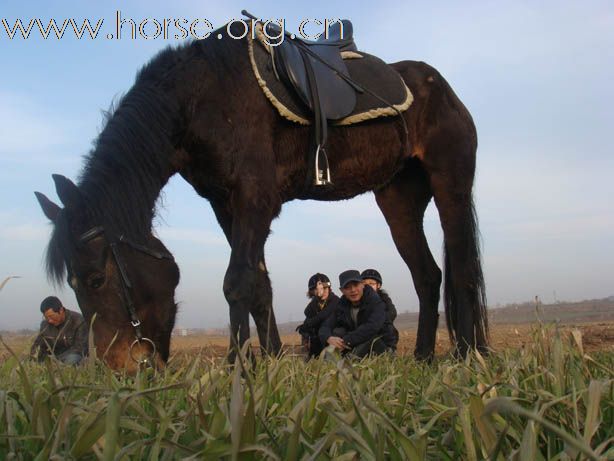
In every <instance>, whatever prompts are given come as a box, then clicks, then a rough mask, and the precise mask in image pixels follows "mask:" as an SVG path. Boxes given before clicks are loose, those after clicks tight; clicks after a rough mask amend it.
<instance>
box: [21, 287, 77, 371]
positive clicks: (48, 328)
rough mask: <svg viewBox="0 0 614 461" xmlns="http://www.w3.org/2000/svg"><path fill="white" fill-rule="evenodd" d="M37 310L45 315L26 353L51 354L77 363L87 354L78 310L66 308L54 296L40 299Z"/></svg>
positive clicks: (67, 362)
mask: <svg viewBox="0 0 614 461" xmlns="http://www.w3.org/2000/svg"><path fill="white" fill-rule="evenodd" d="M40 310H41V312H42V314H43V315H44V316H45V320H43V321H42V322H41V325H40V332H39V334H38V336H37V337H36V339H35V340H34V344H32V348H31V349H30V356H31V357H32V358H35V359H37V360H38V361H39V362H41V361H43V360H44V359H45V357H46V356H48V355H53V356H55V357H56V358H57V359H58V360H59V361H61V362H64V363H66V364H69V365H78V364H79V363H80V362H81V360H83V358H84V357H86V356H87V349H88V346H87V325H86V324H85V320H84V319H83V316H82V315H81V314H79V313H78V312H74V311H71V310H68V309H66V308H65V307H64V306H63V305H62V302H61V301H60V300H59V299H58V298H56V297H55V296H49V297H47V298H45V299H43V302H42V303H41V305H40Z"/></svg>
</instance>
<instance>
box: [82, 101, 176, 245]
mask: <svg viewBox="0 0 614 461" xmlns="http://www.w3.org/2000/svg"><path fill="white" fill-rule="evenodd" d="M176 114H177V110H176V108H175V105H174V103H173V101H172V100H169V99H168V98H166V97H165V96H160V95H159V94H157V93H156V92H153V91H149V90H147V91H141V92H139V91H138V89H137V90H131V92H129V93H128V94H127V95H126V97H125V98H124V100H122V102H121V103H120V106H119V108H118V109H117V111H116V112H115V113H114V114H113V116H112V117H111V118H110V119H109V122H108V123H107V125H106V126H105V129H104V130H103V132H102V133H101V135H100V137H99V139H98V142H97V145H96V148H95V150H94V152H93V153H92V155H91V156H90V158H89V160H88V162H87V164H86V167H85V171H84V175H83V179H82V182H81V184H80V188H81V189H82V190H83V192H84V195H85V196H86V200H88V202H89V206H90V207H91V208H92V210H93V213H94V214H95V215H97V216H95V219H97V220H102V221H103V222H105V223H106V225H107V226H110V227H113V228H115V230H116V231H121V232H122V233H127V234H129V235H132V236H136V235H144V234H146V233H148V232H149V230H150V229H151V222H152V220H153V217H154V208H155V203H156V200H157V199H158V196H159V195H160V191H161V190H162V188H163V187H164V185H165V184H166V182H167V181H168V179H169V178H170V176H172V175H173V174H174V173H175V169H174V167H173V164H172V160H173V159H172V157H173V155H174V152H175V149H174V146H173V144H172V142H171V136H172V127H173V126H174V122H175V121H174V117H176Z"/></svg>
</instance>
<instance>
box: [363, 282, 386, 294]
mask: <svg viewBox="0 0 614 461" xmlns="http://www.w3.org/2000/svg"><path fill="white" fill-rule="evenodd" d="M363 282H365V285H369V286H370V287H371V288H373V289H374V290H375V291H378V290H379V289H380V287H381V286H382V285H381V284H380V283H379V282H378V281H377V280H375V279H363Z"/></svg>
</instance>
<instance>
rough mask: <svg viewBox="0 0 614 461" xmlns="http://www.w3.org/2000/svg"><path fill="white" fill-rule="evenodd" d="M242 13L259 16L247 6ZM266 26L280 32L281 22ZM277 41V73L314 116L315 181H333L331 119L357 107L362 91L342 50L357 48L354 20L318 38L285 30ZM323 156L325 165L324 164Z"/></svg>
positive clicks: (273, 34)
mask: <svg viewBox="0 0 614 461" xmlns="http://www.w3.org/2000/svg"><path fill="white" fill-rule="evenodd" d="M242 13H243V14H244V15H246V16H248V17H251V18H252V19H256V18H255V17H254V16H252V15H250V14H249V13H247V12H246V11H245V10H243V11H242ZM266 27H267V29H266V33H267V36H269V37H278V36H280V32H281V29H280V27H279V26H276V25H275V24H268V25H267V26H266ZM274 45H275V46H271V47H270V50H271V59H272V61H273V68H274V70H275V73H276V75H277V77H278V78H279V79H280V80H281V81H283V82H284V83H285V84H286V85H287V86H288V87H290V88H292V89H293V90H294V91H295V93H296V94H297V95H298V96H299V98H300V99H301V101H302V102H303V103H304V104H305V105H306V106H307V107H308V108H309V109H310V110H311V112H312V113H313V116H314V126H315V145H316V146H315V180H314V184H315V185H326V184H330V183H331V180H330V169H329V166H328V157H327V155H326V151H325V149H324V145H325V144H326V138H327V124H328V120H339V119H342V118H344V117H346V116H348V115H349V114H350V113H351V112H352V110H354V107H356V91H362V90H361V89H360V88H359V87H358V86H357V85H356V84H353V83H352V80H351V79H350V75H349V72H348V70H347V67H346V66H345V63H344V62H343V58H342V57H341V52H342V51H357V48H356V44H355V43H354V38H353V28H352V23H351V22H350V21H349V20H347V19H344V20H343V21H341V23H339V22H335V23H333V24H332V25H331V26H330V27H329V28H328V31H327V33H326V34H322V35H321V36H320V37H319V38H318V40H315V41H309V40H301V39H297V38H296V36H295V35H294V34H289V33H285V35H284V36H283V38H282V39H281V41H280V42H279V43H275V44H274ZM320 158H322V161H323V165H322V167H323V169H321V168H320Z"/></svg>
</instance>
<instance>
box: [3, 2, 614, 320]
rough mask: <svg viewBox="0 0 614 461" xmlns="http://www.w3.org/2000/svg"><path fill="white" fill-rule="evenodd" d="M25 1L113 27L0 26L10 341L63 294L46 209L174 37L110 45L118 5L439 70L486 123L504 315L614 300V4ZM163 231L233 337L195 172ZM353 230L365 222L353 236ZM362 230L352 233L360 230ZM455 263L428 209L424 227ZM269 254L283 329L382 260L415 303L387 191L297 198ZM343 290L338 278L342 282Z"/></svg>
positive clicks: (218, 248) (193, 305) (487, 224)
mask: <svg viewBox="0 0 614 461" xmlns="http://www.w3.org/2000/svg"><path fill="white" fill-rule="evenodd" d="M298 5H300V6H294V5H291V4H290V3H289V2H286V3H283V4H277V3H274V2H241V3H239V2H234V1H230V2H215V3H214V2H211V1H176V2H173V5H172V6H170V5H167V4H166V2H159V1H154V2H151V1H149V2H145V1H139V2H130V3H125V2H111V1H109V2H104V3H102V2H98V3H93V2H91V3H90V2H76V1H75V2H61V3H60V2H42V1H41V2H28V3H26V2H23V1H19V2H17V1H12V0H3V1H2V3H1V4H0V19H6V22H8V23H9V24H11V25H12V24H13V23H14V22H15V20H16V19H18V18H19V19H21V20H22V21H26V22H27V21H29V20H30V19H34V18H40V19H41V20H42V21H43V22H44V24H46V23H47V22H48V21H49V19H51V18H55V19H56V20H58V21H60V22H61V21H62V20H63V19H69V18H74V19H75V20H77V21H78V23H79V24H80V23H81V21H82V20H83V19H84V18H88V19H90V20H91V21H92V22H95V21H96V20H98V19H104V23H103V25H102V29H101V30H102V31H103V33H102V34H101V35H100V37H99V38H98V39H96V40H87V39H82V40H77V39H75V38H74V36H73V35H72V34H71V33H70V31H68V32H67V33H66V35H65V36H64V38H63V39H61V40H57V39H52V38H50V39H48V40H43V39H41V38H40V36H39V35H38V32H37V30H34V31H33V32H32V35H31V37H30V38H29V39H28V40H23V39H21V38H15V39H13V40H10V39H9V38H8V37H7V34H6V32H5V30H4V26H2V25H0V57H1V62H2V72H1V73H0V196H1V197H2V204H1V205H0V255H1V259H0V261H1V263H0V280H1V279H3V278H4V277H5V276H8V275H13V274H15V275H21V276H22V277H23V278H21V279H17V280H12V281H11V283H9V284H8V285H7V286H6V287H5V288H4V290H3V291H2V292H1V293H0V312H2V316H1V317H0V319H1V320H0V330H1V329H6V328H24V327H36V326H37V324H38V321H39V319H40V314H39V311H38V305H39V303H40V300H41V299H42V298H44V297H45V296H47V295H49V294H52V293H55V294H57V295H58V296H60V298H61V299H62V300H63V301H64V303H65V305H67V306H69V307H73V308H75V309H76V308H77V305H76V301H75V299H74V295H73V294H72V291H71V290H69V289H67V288H64V289H63V290H58V289H56V288H54V287H52V286H50V285H49V284H48V282H47V280H46V277H45V274H44V272H43V255H44V250H45V247H46V244H47V240H48V236H49V231H50V225H49V223H48V222H47V220H46V218H45V217H44V216H43V214H42V212H41V211H40V208H39V206H38V204H37V202H36V200H35V198H34V195H33V193H32V192H33V191H34V190H39V191H41V192H43V193H46V194H47V195H48V196H49V197H50V198H52V199H53V200H56V196H55V191H54V188H53V183H52V181H51V174H52V173H61V174H64V175H66V176H69V177H72V178H76V177H77V176H78V174H79V171H80V169H81V166H82V156H83V155H84V154H86V153H87V152H88V151H89V149H90V147H91V142H92V140H93V139H94V138H95V136H96V134H97V133H98V132H99V130H100V128H101V124H102V120H103V118H102V114H101V111H102V110H106V109H107V108H108V107H109V106H110V104H111V102H112V101H113V100H115V99H117V98H118V97H119V96H121V94H122V93H124V92H125V91H127V90H128V89H129V88H130V86H131V85H132V82H133V80H134V76H135V73H136V71H137V70H138V69H139V68H140V67H141V66H142V65H143V64H145V63H146V62H147V61H148V60H149V59H150V58H151V57H152V56H153V55H154V54H155V53H156V52H157V51H158V50H160V49H162V48H163V47H166V46H168V45H173V44H176V43H177V42H176V41H171V40H162V39H156V40H149V41H147V40H144V39H140V40H135V41H132V40H128V39H122V40H107V39H106V38H104V36H105V35H106V34H107V33H109V32H112V31H114V27H115V26H114V20H115V15H116V11H117V10H119V11H121V15H122V17H124V18H132V19H134V20H135V21H136V22H137V23H138V22H140V21H142V20H143V19H145V18H156V19H158V20H159V21H162V19H163V18H186V19H188V20H190V21H191V20H193V19H196V18H206V19H208V20H209V21H210V22H212V23H213V25H214V26H215V27H218V26H222V25H223V24H224V23H226V22H227V21H229V20H230V19H232V18H238V17H240V11H241V9H242V8H246V9H248V10H249V11H251V12H252V13H253V14H256V15H259V16H260V17H263V18H284V19H285V20H286V27H287V28H288V29H291V30H296V29H297V28H298V24H299V23H300V21H301V20H303V19H306V18H319V19H324V18H327V17H328V18H335V17H342V18H349V19H351V20H352V22H353V23H354V33H355V37H356V41H357V43H358V46H359V48H360V49H362V50H364V51H367V52H370V53H372V54H376V55H379V56H380V57H382V58H383V59H385V60H386V61H390V62H393V61H400V60H404V59H412V60H422V61H426V62H428V63H429V64H431V65H433V66H435V67H436V68H437V69H438V70H439V71H440V72H441V73H442V74H443V75H444V77H445V78H446V79H447V80H448V81H449V82H450V84H451V85H452V87H453V88H454V90H455V91H456V93H457V94H458V95H459V97H460V98H461V99H462V100H463V102H464V103H465V105H466V106H467V107H468V109H469V110H470V111H471V113H472V115H473V117H474V120H475V122H476V125H477V129H478V138H479V149H478V166H477V176H476V186H475V196H476V203H477V208H478V213H479V218H480V226H481V232H482V236H483V254H484V270H485V275H486V282H487V294H488V298H489V303H490V305H492V306H494V305H497V304H504V303H509V302H517V301H525V300H528V299H530V298H532V297H533V296H535V295H539V296H540V297H541V298H542V299H543V300H544V301H545V302H552V301H553V300H554V299H555V296H556V298H557V299H559V300H576V299H585V298H594V297H603V296H608V295H612V294H614V284H613V283H612V282H613V276H612V274H613V273H614V259H613V257H612V255H613V254H614V243H613V241H612V236H613V235H614V215H613V212H612V198H611V197H614V181H613V179H612V178H613V173H614V168H613V167H614V157H613V156H612V136H611V135H612V127H614V111H613V109H612V103H613V101H614V89H613V85H612V82H613V81H614V59H613V57H614V56H613V55H614V51H613V50H614V4H612V3H611V2H607V1H589V2H582V3H580V2H568V1H563V2H553V1H552V2H551V1H545V2H524V1H514V2H505V1H504V2H496V3H495V2H487V1H474V2H462V3H460V2H428V4H427V3H426V2H406V1H380V2H371V3H369V4H368V5H366V6H357V5H358V3H357V2H347V1H341V2H329V1H326V2H324V1H312V2H310V3H309V5H308V6H306V5H305V4H304V3H303V2H301V3H299V4H298ZM155 222H156V231H157V233H158V234H159V236H160V237H161V238H162V240H163V241H164V242H165V243H166V245H167V246H168V247H169V249H171V251H173V253H174V254H175V256H176V258H177V260H178V262H179V265H180V268H181V275H182V278H181V283H180V286H179V289H178V291H177V300H178V301H179V303H180V313H179V318H178V322H177V323H178V325H181V326H189V327H220V326H224V325H225V324H226V323H227V321H228V320H227V319H228V308H227V305H226V302H225V300H224V297H223V295H222V290H221V287H222V280H223V276H224V272H225V270H226V266H227V263H228V257H229V254H230V250H229V248H228V245H227V244H226V241H225V239H224V237H223V235H222V232H221V230H220V229H219V228H218V226H217V223H216V221H215V218H214V216H213V213H212V212H211V209H210V207H209V204H208V202H207V201H205V200H203V199H200V198H199V197H198V196H196V194H195V193H194V192H193V191H192V189H191V187H190V186H189V185H187V184H186V183H185V182H184V181H183V180H182V179H181V178H179V177H177V178H174V179H173V180H171V182H170V183H169V185H168V186H167V187H166V189H165V190H164V193H163V199H162V206H161V208H160V210H159V217H158V218H157V219H156V221H155ZM349 223H351V225H349ZM347 228H351V229H352V236H351V237H350V238H348V237H347V231H346V230H345V229H347ZM425 228H426V232H427V235H428V239H429V242H430V244H431V249H432V251H433V253H434V255H435V257H436V259H437V260H438V261H441V244H442V235H441V230H440V225H439V220H438V217H437V213H436V210H435V208H434V206H433V205H432V204H431V205H430V206H429V209H428V210H427V217H426V223H425ZM272 230H273V233H272V235H271V237H270V239H269V242H268V244H267V248H266V256H267V263H268V266H269V270H270V272H271V279H272V282H273V290H274V300H275V309H276V314H277V319H278V321H287V320H295V319H296V320H298V319H300V318H301V316H302V310H303V308H304V305H305V304H306V301H307V300H306V298H305V295H304V292H305V289H306V286H305V285H306V283H307V279H308V277H309V276H310V275H311V274H312V273H314V272H317V271H321V272H325V273H327V274H328V275H329V276H330V277H331V279H333V280H336V276H337V274H338V273H339V272H341V271H342V270H344V269H347V268H350V267H353V268H358V269H364V268H366V267H375V268H377V269H379V270H380V272H381V273H382V275H383V277H384V286H385V288H387V289H388V291H389V292H390V294H391V295H392V298H393V300H394V301H395V303H396V304H397V307H398V308H399V310H400V311H406V310H408V311H414V310H416V309H417V305H418V302H417V298H416V296H415V294H414V288H413V285H412V283H411V279H410V274H409V271H408V269H407V268H406V266H405V265H404V264H403V262H402V260H401V258H400V257H399V256H398V254H397V253H396V250H395V249H394V245H393V243H392V240H391V238H390V234H389V232H388V229H387V226H386V224H385V222H384V219H383V217H382V216H381V214H380V212H379V210H378V209H377V207H376V205H375V203H374V200H373V196H372V194H365V195H363V196H360V197H358V198H356V199H353V200H351V201H348V202H338V203H319V202H314V201H306V202H292V203H289V204H286V205H285V206H284V209H283V211H282V214H281V216H280V218H279V219H277V220H276V221H275V222H274V223H273V227H272ZM334 285H335V286H336V284H334Z"/></svg>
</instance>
